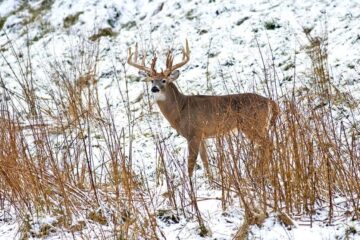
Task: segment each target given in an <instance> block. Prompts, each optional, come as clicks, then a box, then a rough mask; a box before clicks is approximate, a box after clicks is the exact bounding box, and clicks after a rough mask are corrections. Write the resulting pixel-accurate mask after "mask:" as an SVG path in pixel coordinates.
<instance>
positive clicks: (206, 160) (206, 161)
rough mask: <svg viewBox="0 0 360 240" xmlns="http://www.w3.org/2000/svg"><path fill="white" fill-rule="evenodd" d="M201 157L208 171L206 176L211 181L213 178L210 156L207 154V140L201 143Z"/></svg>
mask: <svg viewBox="0 0 360 240" xmlns="http://www.w3.org/2000/svg"><path fill="white" fill-rule="evenodd" d="M200 157H201V160H202V162H203V165H204V168H205V171H206V175H207V177H208V178H209V180H210V181H211V180H212V178H213V176H212V173H211V170H210V166H209V158H208V155H207V153H206V144H205V140H202V141H201V143H200Z"/></svg>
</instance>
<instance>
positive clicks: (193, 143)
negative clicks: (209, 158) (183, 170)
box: [188, 137, 201, 178]
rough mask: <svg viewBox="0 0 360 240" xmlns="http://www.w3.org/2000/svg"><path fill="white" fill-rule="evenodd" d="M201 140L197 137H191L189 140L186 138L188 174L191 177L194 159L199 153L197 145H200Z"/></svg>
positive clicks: (194, 163)
mask: <svg viewBox="0 0 360 240" xmlns="http://www.w3.org/2000/svg"><path fill="white" fill-rule="evenodd" d="M200 142H201V140H200V139H199V138H197V137H193V138H191V139H190V140H188V151H189V156H188V174H189V177H190V178H191V177H192V175H193V172H194V168H195V165H196V159H197V156H198V154H199V147H200Z"/></svg>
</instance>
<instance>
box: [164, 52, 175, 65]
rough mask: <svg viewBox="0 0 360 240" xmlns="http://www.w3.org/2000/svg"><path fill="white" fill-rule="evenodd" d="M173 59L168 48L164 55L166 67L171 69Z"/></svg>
mask: <svg viewBox="0 0 360 240" xmlns="http://www.w3.org/2000/svg"><path fill="white" fill-rule="evenodd" d="M173 60H174V56H173V55H172V51H171V50H170V49H169V51H168V53H167V55H166V69H171V67H172V63H173Z"/></svg>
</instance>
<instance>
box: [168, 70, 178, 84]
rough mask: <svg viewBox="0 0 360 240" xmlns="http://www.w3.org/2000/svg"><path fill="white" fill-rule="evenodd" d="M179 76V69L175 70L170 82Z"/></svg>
mask: <svg viewBox="0 0 360 240" xmlns="http://www.w3.org/2000/svg"><path fill="white" fill-rule="evenodd" d="M179 76H180V71H179V70H175V71H173V72H172V73H171V74H170V76H169V82H172V81H175V80H176V79H178V77H179Z"/></svg>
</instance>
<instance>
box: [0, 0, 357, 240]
mask: <svg viewBox="0 0 360 240" xmlns="http://www.w3.org/2000/svg"><path fill="white" fill-rule="evenodd" d="M20 2H21V1H14V0H4V1H0V16H6V15H8V14H10V13H11V12H13V11H15V10H16V9H17V8H18V7H19V5H20ZM30 2H31V5H32V6H33V7H38V6H39V4H40V2H41V1H30ZM210 2H211V3H210ZM162 4H163V8H162V10H161V11H159V10H158V9H159V7H160V6H161V5H162ZM78 13H79V20H78V21H77V22H76V23H75V24H74V25H72V26H71V27H69V28H64V26H63V23H64V19H65V18H66V17H68V16H69V15H75V14H78ZM27 17H29V13H28V12H26V11H25V12H17V13H16V14H11V15H9V16H8V17H7V21H6V22H5V25H4V28H3V29H4V30H5V32H6V35H5V34H3V32H0V47H2V46H5V45H6V43H7V42H8V39H11V40H13V41H14V42H15V44H16V47H17V48H19V49H21V48H22V51H24V52H25V46H26V42H27V37H29V38H33V37H35V36H37V34H38V33H39V32H41V27H40V25H39V24H37V23H34V24H33V26H31V27H30V28H29V32H28V33H27V34H24V30H23V28H22V25H21V23H22V21H23V20H24V19H25V18H27ZM42 19H43V21H44V22H47V23H49V24H50V26H51V27H52V28H53V29H54V31H53V32H50V33H45V34H44V36H43V37H42V38H40V39H39V40H38V41H35V42H33V43H32V45H31V58H32V59H33V61H34V63H35V66H34V67H35V68H36V69H37V72H36V74H37V75H36V76H37V81H38V83H39V85H40V86H42V87H43V88H46V87H49V86H48V85H49V84H48V82H46V78H47V76H46V74H45V72H44V66H43V63H44V62H47V61H53V60H56V59H61V60H64V59H68V60H69V59H71V56H70V55H71V54H70V53H71V52H75V51H74V50H76V48H77V46H78V45H79V43H82V42H85V39H87V38H88V36H90V35H93V34H94V33H97V31H98V29H102V28H112V29H113V30H114V31H116V32H117V33H118V35H117V37H116V38H102V39H101V41H100V62H99V65H98V68H99V69H98V72H99V76H104V77H102V78H101V79H100V81H99V89H100V90H99V91H100V101H101V103H103V104H104V103H105V102H106V98H107V99H109V101H110V103H111V104H112V106H113V107H112V109H111V110H112V111H113V114H114V115H115V117H116V124H117V125H118V126H127V124H128V122H127V118H126V110H125V109H124V108H122V106H123V105H122V100H123V99H121V97H120V96H119V90H118V88H120V89H121V90H122V91H127V90H128V92H129V98H130V102H132V103H133V104H132V106H131V108H132V109H131V110H132V111H133V115H134V118H138V117H139V116H142V115H143V109H144V106H143V105H142V102H137V103H135V102H136V101H135V100H136V99H137V98H138V97H139V96H141V95H144V98H151V96H149V94H148V91H147V90H148V87H149V86H148V85H147V84H146V83H143V82H137V81H133V82H131V83H129V89H126V87H125V82H119V83H116V81H117V80H116V79H114V77H113V76H108V73H113V70H115V71H117V72H119V73H120V74H124V71H123V70H124V69H123V68H122V66H121V64H119V61H118V60H119V59H121V60H124V59H126V56H127V49H128V47H129V46H134V44H135V42H139V47H140V48H142V49H147V50H155V51H156V52H157V53H158V55H159V56H160V62H162V63H164V59H163V57H161V56H163V53H164V51H165V50H166V49H167V48H168V47H171V48H174V49H176V51H177V53H180V51H179V50H180V47H181V46H182V45H183V44H184V43H185V39H188V41H189V44H190V48H191V60H190V63H189V64H188V65H187V66H186V67H184V68H183V69H181V76H180V79H179V80H177V82H176V83H177V84H178V86H179V88H180V89H181V90H182V92H183V93H186V94H194V93H201V94H225V93H228V92H230V93H233V92H239V91H258V92H262V93H265V91H264V89H263V87H262V86H261V85H260V84H259V77H258V76H257V73H258V72H261V68H262V63H261V62H260V54H259V48H258V44H257V42H258V43H259V47H260V49H261V51H263V55H264V56H265V57H266V58H269V56H271V53H272V54H273V55H274V59H270V60H274V62H275V64H276V65H280V64H281V65H282V66H285V65H286V64H288V63H291V62H292V61H293V59H294V53H295V52H296V51H298V50H300V49H301V48H302V47H303V46H304V45H305V43H306V39H305V37H304V35H303V34H302V28H303V27H307V28H314V30H313V31H314V32H316V33H324V32H327V33H328V42H329V46H328V49H329V61H330V62H329V64H330V66H331V69H332V75H333V78H334V82H335V83H336V84H337V85H338V86H339V87H342V88H343V89H345V90H348V91H351V92H353V93H354V96H355V97H356V98H357V100H360V76H359V64H360V57H359V53H360V37H359V34H360V24H359V19H360V2H359V1H358V0H345V1H342V0H322V1H315V2H314V1H312V0H304V1H297V0H286V1H283V0H269V1H265V0H253V1H240V0H229V1H219V0H216V1H209V0H193V1H185V0H183V1H180V0H177V1H165V2H164V1H160V0H153V1H146V0H140V1H131V0H121V1H115V0H101V1H90V0H79V1H71V0H55V1H54V4H53V5H52V6H51V9H49V10H48V11H46V12H44V13H43V16H42ZM109 20H113V21H109ZM131 21H135V22H136V25H135V26H133V27H130V25H131V24H130V23H131ZM241 21H242V22H241ZM269 21H274V22H275V23H276V24H279V25H280V27H279V28H275V29H274V30H266V29H265V27H264V25H265V23H266V22H269ZM240 22H241V23H240ZM129 24H130V25H129ZM269 44H270V46H271V50H272V52H271V51H270V48H269ZM210 47H211V48H210ZM208 53H210V55H212V56H214V57H211V58H208V57H207V56H208ZM4 56H5V58H6V59H7V61H9V62H16V59H15V58H14V57H13V55H12V54H11V51H10V50H9V49H7V51H4ZM179 58H180V57H179V56H177V58H176V59H179ZM266 60H268V59H266ZM296 61H297V62H296V63H297V64H298V66H297V72H298V74H299V75H302V76H303V77H304V78H306V74H305V72H306V66H308V65H309V64H308V63H309V59H308V58H307V56H306V55H305V53H303V52H301V53H299V54H298V55H297V56H296ZM207 62H208V68H209V73H210V77H209V80H210V82H209V84H211V85H212V86H213V89H212V90H208V89H206V85H207V84H208V83H207V80H206V77H205V75H206V67H207ZM266 62H267V61H266ZM227 63H231V64H227ZM350 64H353V65H354V66H355V67H354V68H351V67H349V65H350ZM159 67H163V66H161V64H160V66H159ZM126 70H127V74H130V75H131V76H137V70H136V69H133V68H130V67H128V66H126ZM221 72H225V73H226V74H227V75H226V76H225V77H226V78H227V79H238V80H239V82H240V83H239V86H241V89H239V88H240V87H239V86H233V85H230V86H229V87H227V86H224V84H223V83H222V81H219V80H218V79H221ZM0 75H1V76H2V77H4V78H5V80H6V86H7V87H8V88H10V89H13V90H14V91H18V92H20V88H19V86H18V85H17V84H16V82H14V81H11V78H9V75H11V71H10V70H9V69H8V68H7V66H6V64H5V62H4V61H3V59H2V60H0ZM279 75H280V76H282V77H281V79H282V80H283V81H282V82H281V84H284V86H288V87H289V88H291V87H292V86H293V82H287V81H286V80H285V79H286V76H292V75H293V72H292V69H290V70H285V69H283V71H282V72H280V73H279ZM117 84H119V86H117ZM296 84H302V83H296ZM38 91H39V94H40V95H41V94H45V93H42V91H43V90H42V88H39V89H38ZM277 97H279V98H280V97H281V96H277ZM150 127H152V128H154V129H155V130H156V131H157V132H159V135H161V136H167V137H168V139H167V141H169V142H171V143H169V145H171V147H172V148H173V149H174V151H179V152H180V153H181V156H183V162H181V163H178V164H179V166H170V167H172V169H171V170H173V172H178V168H181V167H182V169H186V167H185V164H186V162H185V156H186V154H187V153H186V143H185V140H184V139H183V138H182V137H179V136H177V135H176V134H175V131H174V130H173V129H172V128H171V127H170V125H169V123H168V122H167V121H166V120H165V119H164V118H163V117H162V116H161V115H160V114H159V110H158V109H157V108H156V106H155V105H154V106H153V112H152V113H151V114H150V116H146V117H144V119H142V120H139V124H138V125H136V126H135V127H134V128H135V133H134V143H133V146H134V156H133V159H134V161H135V162H134V168H135V170H136V171H138V172H142V171H144V169H146V174H147V175H148V176H149V177H150V178H152V179H154V175H155V172H156V159H155V157H154V156H156V154H157V152H156V148H155V146H154V143H153V141H152V138H151V137H149V135H147V133H149V132H150V130H149V129H150ZM94 155H96V156H100V155H101V153H100V151H98V152H96V153H94ZM99 159H100V157H99ZM99 161H100V160H99ZM97 164H99V165H100V162H98V163H97ZM202 174H203V173H202V171H199V173H197V176H201V175H202ZM199 181H200V184H199V189H198V198H199V199H201V198H204V199H205V200H203V201H199V207H200V210H201V212H202V214H203V217H204V220H205V222H206V225H207V226H209V228H210V229H211V231H212V237H209V238H207V239H232V237H233V234H235V232H236V230H237V228H238V227H239V226H240V225H241V223H242V222H243V215H244V213H243V210H242V209H239V208H238V206H239V203H234V204H233V206H230V208H229V209H228V210H227V211H226V212H225V213H224V212H223V211H222V207H221V204H220V201H219V200H218V198H219V197H220V195H219V194H220V192H219V191H217V190H211V189H209V187H208V186H207V185H206V184H205V183H203V182H204V178H200V180H199ZM150 184H152V185H153V186H154V188H157V189H156V190H155V191H158V193H159V195H160V194H161V193H163V191H165V190H164V189H161V187H156V185H155V183H154V182H152V183H150ZM202 184H205V187H204V185H202ZM163 188H164V187H163ZM206 198H209V199H206ZM161 202H162V201H161V200H159V203H158V207H162V206H163V204H161ZM54 221H55V219H54V218H53V217H51V216H45V218H40V219H39V221H38V222H36V223H35V225H34V226H33V228H34V230H35V231H38V230H39V227H40V226H41V225H43V224H52V223H53V222H54ZM301 222H303V220H301V219H300V220H299V221H298V223H299V226H298V227H295V228H293V229H291V230H288V229H287V228H286V226H284V225H283V224H281V223H279V222H278V221H277V219H276V216H273V215H271V216H270V217H269V218H267V219H266V221H265V223H264V225H263V226H261V227H256V226H254V227H253V228H252V229H251V232H250V238H251V239H337V236H338V237H339V236H343V235H344V233H345V232H346V229H349V228H351V227H353V228H355V229H357V235H356V234H355V235H350V238H351V239H360V236H359V232H360V225H359V223H358V222H351V221H349V220H344V221H342V222H339V223H336V224H335V225H334V226H329V227H328V226H324V225H323V223H322V221H321V220H318V222H315V223H314V226H313V227H312V228H310V227H309V225H301ZM158 224H159V225H160V226H161V229H162V230H163V231H164V233H165V235H166V236H167V239H201V238H200V237H199V236H198V235H197V233H198V225H197V223H196V221H194V220H193V219H191V220H189V219H185V218H181V219H180V222H179V223H178V224H166V223H164V222H162V221H161V220H158ZM18 228H19V223H18V222H17V221H15V220H13V219H12V220H11V221H9V222H5V221H2V222H0V239H10V238H15V237H18V233H17V231H18ZM64 234H65V236H66V237H70V235H66V233H64ZM66 237H64V238H66ZM58 238H60V239H61V238H62V236H60V237H59V236H56V235H51V236H50V237H49V238H48V239H58ZM79 238H81V235H80V236H79Z"/></svg>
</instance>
